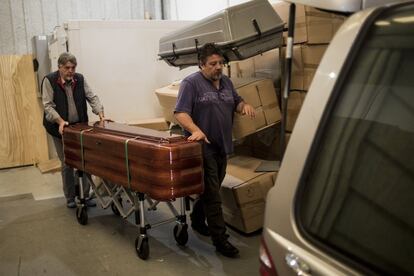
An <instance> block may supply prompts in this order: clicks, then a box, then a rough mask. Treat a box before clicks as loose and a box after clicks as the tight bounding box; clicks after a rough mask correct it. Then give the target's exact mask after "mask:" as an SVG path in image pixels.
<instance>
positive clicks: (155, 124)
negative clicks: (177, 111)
mask: <svg viewBox="0 0 414 276" xmlns="http://www.w3.org/2000/svg"><path fill="white" fill-rule="evenodd" d="M128 125H130V126H137V127H145V128H150V129H155V130H160V131H164V130H168V123H167V122H166V121H165V119H164V117H161V118H152V119H143V120H136V121H133V122H128Z"/></svg>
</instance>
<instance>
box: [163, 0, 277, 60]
mask: <svg viewBox="0 0 414 276" xmlns="http://www.w3.org/2000/svg"><path fill="white" fill-rule="evenodd" d="M283 28H284V23H283V21H282V20H281V19H280V17H279V16H278V15H277V13H276V12H275V11H274V9H273V8H272V6H271V5H270V4H269V2H268V1H267V0H253V1H249V2H246V3H243V4H240V5H236V6H232V7H229V8H227V9H224V10H222V11H220V12H217V13H215V14H213V15H211V16H208V17H206V18H204V19H202V20H200V21H197V22H196V23H193V24H191V25H189V26H187V27H185V28H182V29H180V30H178V31H175V32H173V33H170V34H168V35H166V36H164V37H162V38H161V39H160V43H159V52H158V55H159V57H160V59H162V60H164V61H166V62H167V63H168V64H169V65H172V66H179V67H180V68H183V67H186V66H190V65H198V54H197V53H198V48H200V47H202V46H203V45H204V44H206V43H215V44H216V46H217V47H218V48H219V49H220V50H221V51H222V52H223V55H224V57H225V58H226V59H227V61H233V60H241V59H245V58H248V57H250V56H253V55H257V54H260V53H262V52H265V51H268V50H270V49H273V48H276V47H279V46H280V45H281V44H282V39H281V34H282V32H283ZM277 34H279V35H277ZM249 44H252V45H254V46H249Z"/></svg>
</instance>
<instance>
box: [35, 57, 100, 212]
mask: <svg viewBox="0 0 414 276" xmlns="http://www.w3.org/2000/svg"><path fill="white" fill-rule="evenodd" d="M76 65H77V62H76V57H75V56H74V55H72V54H70V53H63V54H61V55H60V56H59V59H58V68H59V69H58V71H56V72H53V73H50V74H49V75H47V76H45V78H44V79H43V82H42V100H43V106H44V110H45V112H44V118H43V125H44V127H45V128H46V131H47V132H48V133H49V134H50V135H51V136H52V138H53V142H54V144H55V148H56V152H57V154H58V157H59V159H60V161H61V162H62V171H61V173H62V182H63V192H64V194H65V197H66V206H67V207H68V208H75V207H76V203H75V196H76V192H75V185H76V181H78V179H77V177H75V175H74V170H73V168H71V167H68V166H67V165H65V163H64V161H63V160H64V154H63V143H62V134H63V132H64V128H65V127H66V126H67V125H69V124H73V123H78V122H88V110H87V105H86V102H88V103H89V104H90V106H91V107H92V111H93V113H95V114H97V115H99V118H100V120H101V121H102V120H104V110H103V106H102V104H101V102H100V101H99V98H98V96H97V95H95V94H94V93H93V92H92V90H91V89H90V88H89V86H88V84H87V82H86V80H85V78H84V77H83V75H81V74H78V73H75V70H76ZM83 183H84V193H85V196H88V195H89V188H90V186H89V182H88V180H87V178H86V177H85V176H84V179H83ZM86 204H87V205H88V206H89V207H93V206H96V203H95V202H94V201H93V200H92V199H89V198H87V200H86Z"/></svg>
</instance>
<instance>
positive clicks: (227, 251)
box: [214, 240, 239, 258]
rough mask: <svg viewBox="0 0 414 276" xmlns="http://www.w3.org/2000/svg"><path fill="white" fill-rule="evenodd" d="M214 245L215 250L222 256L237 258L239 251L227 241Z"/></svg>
mask: <svg viewBox="0 0 414 276" xmlns="http://www.w3.org/2000/svg"><path fill="white" fill-rule="evenodd" d="M214 245H215V246H216V250H217V251H218V252H220V253H221V254H222V255H223V256H226V257H229V258H236V257H238V256H239V250H238V249H237V248H236V247H234V246H233V245H232V244H231V243H230V242H229V241H228V240H224V241H221V242H218V243H215V244H214Z"/></svg>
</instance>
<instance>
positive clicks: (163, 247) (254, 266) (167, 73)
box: [0, 0, 345, 275]
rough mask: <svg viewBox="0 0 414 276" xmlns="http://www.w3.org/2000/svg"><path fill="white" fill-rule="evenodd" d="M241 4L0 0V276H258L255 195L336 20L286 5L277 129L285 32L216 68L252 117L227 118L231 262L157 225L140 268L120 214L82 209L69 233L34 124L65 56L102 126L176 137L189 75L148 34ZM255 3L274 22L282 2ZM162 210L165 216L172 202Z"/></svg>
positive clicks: (131, 228)
mask: <svg viewBox="0 0 414 276" xmlns="http://www.w3.org/2000/svg"><path fill="white" fill-rule="evenodd" d="M256 1H257V0H256ZM245 2H247V1H244V0H237V1H236V0H232V1H228V0H227V1H224V0H215V1H203V2H202V3H200V2H199V1H186V0H175V1H173V0H164V1H162V0H160V1H148V0H145V1H144V0H129V1H122V0H105V1H93V0H89V1H81V0H75V1H71V2H69V1H68V2H64V1H24V0H18V1H14V0H2V1H0V3H1V5H2V6H4V7H7V9H5V12H3V13H2V14H1V15H0V16H1V17H0V41H1V42H0V73H1V74H0V114H1V115H0V117H1V118H0V129H1V132H2V135H1V144H2V146H0V148H1V152H0V214H1V215H0V237H1V238H0V275H90V274H99V275H127V274H133V273H135V274H137V273H138V274H145V273H146V274H148V275H183V274H186V273H192V274H195V275H257V274H258V273H259V244H260V239H261V228H262V226H263V214H264V209H265V201H266V194H267V192H268V190H269V189H270V188H272V186H273V185H274V182H275V180H276V178H277V171H278V168H279V164H280V159H281V156H282V148H283V147H284V144H287V143H288V141H289V137H290V134H291V132H292V130H293V128H294V124H295V121H296V118H297V116H298V113H299V111H300V108H301V106H302V103H303V101H304V98H305V97H306V92H307V90H308V89H309V86H310V83H311V81H312V78H313V76H314V74H315V71H316V68H317V66H318V64H319V62H320V60H321V58H322V56H323V53H324V51H325V49H326V48H327V46H328V45H329V42H330V40H331V39H332V37H333V35H334V34H335V32H336V30H338V28H339V27H340V25H341V24H342V22H343V21H344V20H345V17H344V16H341V15H338V14H333V13H328V12H326V11H320V10H317V9H314V8H311V7H307V6H303V5H296V9H297V11H296V26H295V28H296V33H295V40H294V41H293V43H294V46H293V60H292V76H291V84H290V93H289V101H288V105H287V109H286V114H285V115H286V116H287V119H286V125H285V126H284V128H285V129H284V130H285V131H284V132H281V118H282V113H281V108H282V106H281V104H280V102H281V91H282V87H283V78H284V72H283V70H284V69H283V68H284V62H285V61H284V57H285V55H286V36H287V34H286V32H285V33H284V34H283V36H284V37H283V38H282V34H280V35H281V38H282V40H281V41H282V42H281V44H280V46H279V47H276V48H274V49H271V50H268V51H264V52H260V53H259V54H257V55H255V56H252V57H249V58H246V59H243V60H237V61H231V62H229V64H227V65H226V67H225V70H224V73H225V74H226V75H227V76H229V77H230V79H231V80H232V81H233V84H234V86H235V88H236V90H237V92H238V93H239V94H240V95H241V96H242V97H243V98H244V99H245V100H246V101H247V102H249V103H253V104H252V105H253V106H254V108H255V110H256V114H258V116H256V118H255V120H254V122H253V123H252V122H251V121H249V120H247V119H246V118H244V117H243V116H238V115H236V116H235V118H234V127H233V142H234V145H235V153H234V154H233V155H232V156H230V158H229V161H228V167H227V175H226V178H225V180H224V182H223V184H222V188H221V192H220V194H221V198H222V205H223V213H224V218H225V221H226V224H227V226H228V232H229V234H230V241H231V242H232V243H233V244H234V245H235V246H237V247H238V248H239V249H240V252H241V253H240V258H237V259H230V258H226V257H224V256H222V255H220V254H218V253H216V252H215V248H214V246H213V245H212V244H211V241H210V238H208V237H203V236H201V235H199V234H197V233H195V232H194V231H193V230H192V229H191V227H189V229H188V235H189V240H188V243H187V244H186V246H178V245H177V243H176V241H175V239H174V235H173V227H174V224H165V225H162V226H159V227H156V228H153V229H150V230H149V232H148V233H149V244H150V258H149V259H148V260H141V259H140V258H138V257H137V255H136V252H135V250H134V242H135V239H136V237H137V234H138V230H139V229H138V227H137V226H136V224H135V220H134V216H129V217H128V218H127V219H122V218H120V217H119V216H117V215H116V214H114V212H113V211H112V210H111V208H107V209H103V208H101V207H100V206H99V205H100V204H99V202H98V206H97V207H95V208H88V218H89V219H88V223H87V225H80V224H79V223H78V222H77V219H76V215H75V210H73V209H68V208H66V206H65V199H64V196H63V192H62V180H61V175H60V167H61V165H60V162H59V160H58V159H57V155H56V152H55V149H54V147H53V142H52V140H51V138H50V137H49V135H47V134H46V132H45V130H44V128H43V126H42V119H43V107H42V102H41V99H42V98H41V92H40V89H39V87H40V85H41V81H42V79H43V77H44V75H45V74H47V73H49V72H52V71H55V70H56V69H57V58H58V56H59V54H60V53H62V52H65V51H69V52H71V53H73V54H74V55H75V56H76V57H77V58H78V67H77V71H78V72H80V73H82V74H84V75H85V77H86V78H87V79H88V82H89V83H90V84H91V86H92V87H93V89H94V91H95V92H96V93H97V94H98V96H99V97H100V99H101V101H102V103H103V105H104V107H105V114H106V117H107V118H110V119H111V120H114V121H115V122H119V123H123V124H127V125H130V126H138V127H144V128H150V129H153V130H157V131H162V132H168V133H178V134H182V130H181V128H180V127H179V125H178V123H177V121H175V119H174V117H173V109H174V106H175V102H176V99H177V95H178V91H179V87H180V80H181V79H183V78H184V77H186V76H187V75H189V74H191V73H193V72H196V71H197V70H198V68H197V66H189V67H185V68H180V69H182V70H179V69H178V68H176V67H172V66H168V65H167V63H165V62H164V61H162V60H159V56H158V53H159V42H160V39H161V38H162V37H164V36H165V35H167V34H169V33H171V32H176V31H179V30H181V29H183V28H185V27H187V26H189V25H191V24H194V23H196V22H197V21H199V20H201V19H203V18H205V17H207V16H210V15H211V14H214V13H215V12H218V11H220V10H223V9H226V8H228V7H232V6H235V5H238V4H243V3H245ZM269 2H270V4H271V5H272V7H273V9H274V10H275V12H276V13H277V15H278V16H279V17H280V19H281V20H282V21H283V22H284V24H285V26H286V23H287V19H288V14H289V4H288V3H286V2H283V1H269ZM89 112H90V110H89ZM90 115H91V116H90V118H94V119H96V120H97V117H96V116H95V115H93V114H92V113H91V112H90ZM281 136H283V138H281ZM281 140H282V141H281ZM173 204H174V205H175V206H176V207H177V208H178V205H179V201H174V202H173ZM191 204H192V202H190V205H191ZM169 211H170V210H169V208H168V207H167V206H166V205H165V204H163V203H161V204H160V205H158V206H157V210H156V211H155V212H149V217H148V219H149V220H150V221H159V220H164V219H167V218H169V216H171V213H170V212H169ZM189 213H190V212H189V211H187V215H189ZM187 220H189V216H187Z"/></svg>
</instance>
